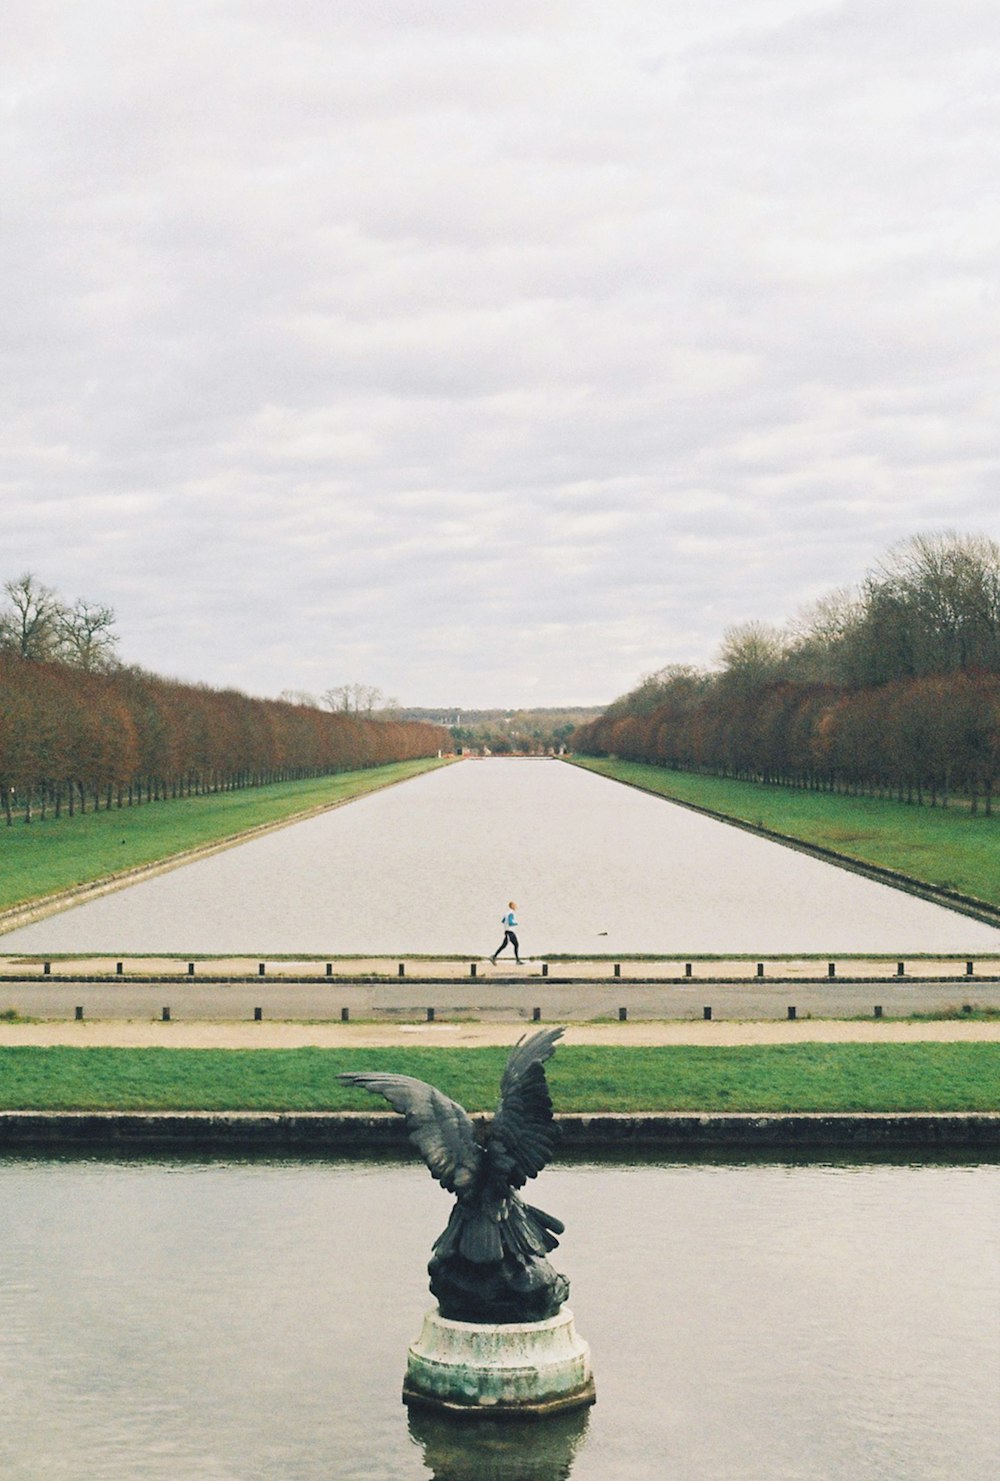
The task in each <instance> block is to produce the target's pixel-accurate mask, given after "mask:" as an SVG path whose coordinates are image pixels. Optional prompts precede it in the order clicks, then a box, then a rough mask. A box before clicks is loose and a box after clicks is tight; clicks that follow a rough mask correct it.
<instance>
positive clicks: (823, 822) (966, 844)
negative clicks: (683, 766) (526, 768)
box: [574, 757, 1000, 906]
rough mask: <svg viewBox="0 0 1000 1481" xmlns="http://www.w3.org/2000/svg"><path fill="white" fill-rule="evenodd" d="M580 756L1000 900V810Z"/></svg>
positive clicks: (597, 767) (867, 859)
mask: <svg viewBox="0 0 1000 1481" xmlns="http://www.w3.org/2000/svg"><path fill="white" fill-rule="evenodd" d="M574 764H575V765H577V766H583V767H585V768H586V769H587V770H589V771H595V772H598V773H599V774H600V775H601V776H607V777H611V778H613V779H614V780H616V781H621V782H629V783H631V784H632V785H633V786H636V787H641V788H642V789H643V790H644V791H647V792H655V793H658V794H660V795H661V796H663V797H674V798H676V799H677V800H678V801H679V802H691V803H694V804H695V805H696V806H698V807H704V808H708V809H709V810H710V811H712V812H715V813H719V814H720V815H721V816H723V817H727V818H738V819H739V820H740V821H741V822H745V823H751V824H753V825H754V826H755V827H760V828H768V829H770V830H771V831H772V832H775V833H783V834H785V836H786V837H789V838H795V839H799V840H801V841H802V842H803V843H810V844H816V845H819V846H820V847H821V848H828V849H833V850H834V851H835V852H836V853H838V854H845V855H847V857H848V858H851V859H856V860H857V861H858V862H859V863H862V864H875V865H877V866H878V867H879V868H882V869H894V870H896V871H897V872H898V873H900V874H905V875H908V876H909V877H910V878H911V879H915V880H919V881H920V882H921V883H924V884H932V885H937V886H939V887H942V888H944V889H949V890H956V891H958V893H959V894H962V895H971V896H972V897H973V898H975V899H976V900H983V901H985V902H986V903H987V904H990V905H997V906H1000V817H996V816H994V817H990V818H987V817H985V816H984V815H983V814H982V813H980V814H977V815H976V816H973V815H972V814H971V813H969V812H968V811H967V809H965V808H944V809H943V808H930V807H911V806H907V805H906V804H904V803H900V802H887V801H883V800H882V799H879V798H873V797H840V796H835V795H833V794H830V793H826V792H803V791H799V790H797V789H795V788H792V787H771V786H763V785H762V784H758V783H755V782H734V781H729V780H727V779H726V778H724V777H709V776H699V775H697V774H695V773H694V772H684V771H669V770H666V769H665V768H664V767H661V766H647V765H644V764H643V763H641V762H638V761H610V760H603V759H601V760H598V759H593V758H590V757H586V758H583V757H580V758H574Z"/></svg>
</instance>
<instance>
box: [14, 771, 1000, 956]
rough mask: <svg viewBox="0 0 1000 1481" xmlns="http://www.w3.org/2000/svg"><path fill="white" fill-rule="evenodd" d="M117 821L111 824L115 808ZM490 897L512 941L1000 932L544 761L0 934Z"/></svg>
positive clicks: (201, 936)
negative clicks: (512, 910) (510, 917)
mask: <svg viewBox="0 0 1000 1481" xmlns="http://www.w3.org/2000/svg"><path fill="white" fill-rule="evenodd" d="M184 805H185V806H186V805H188V804H184ZM194 805H196V803H195V804H194ZM120 820H121V827H122V832H123V835H127V832H128V828H129V814H128V812H127V810H126V811H123V812H122V814H121V818H120ZM508 900H514V901H516V902H517V905H518V914H519V918H520V920H521V922H522V929H521V933H520V935H521V943H522V947H523V950H524V951H525V953H526V954H527V955H529V956H532V955H540V954H543V953H553V952H568V953H574V954H577V955H583V956H588V955H592V954H593V953H595V952H599V953H605V952H611V953H614V952H621V953H623V954H627V953H630V952H651V953H662V954H664V955H667V956H678V957H684V956H687V955H693V954H696V953H699V952H720V953H728V952H746V953H755V952H756V953H760V954H762V955H767V954H770V953H776V952H792V953H800V952H803V953H805V952H831V953H836V952H898V953H900V954H902V955H908V954H912V953H914V952H930V953H935V952H958V953H963V954H965V955H966V956H970V957H971V956H975V955H976V954H977V952H988V951H1000V929H997V928H995V927H992V926H989V925H985V924H982V923H981V922H978V921H974V920H971V919H969V918H968V917H966V916H962V915H958V914H956V913H955V912H954V911H951V910H945V909H943V908H942V907H941V906H938V905H933V904H929V903H928V902H927V901H924V900H919V899H915V898H914V897H913V896H911V895H907V894H904V893H902V892H901V891H899V890H896V889H892V888H890V887H888V886H886V885H883V884H877V883H873V882H872V881H871V880H868V879H863V878H861V877H860V876H859V875H857V874H853V873H850V872H849V871H847V870H844V869H839V868H835V867H834V866H832V865H830V864H827V863H824V862H822V861H821V860H819V859H815V858H811V857H809V856H807V855H805V854H803V853H799V852H795V851H793V850H791V849H788V848H784V847H782V846H781V845H779V844H776V843H772V842H770V841H769V840H767V839H763V838H758V837H756V836H754V835H752V834H750V833H747V832H746V831H744V830H741V829H739V828H734V827H732V826H730V825H728V824H725V823H720V822H717V821H716V820H714V819H712V818H707V817H703V816H701V815H699V814H697V813H694V812H691V811H690V810H689V809H687V808H683V807H679V806H677V805H675V804H673V803H670V802H667V801H665V800H664V799H662V798H657V797H651V796H650V795H648V794H647V793H643V792H639V791H636V790H635V789H633V788H630V787H623V786H622V785H620V783H617V782H613V781H609V780H608V779H607V778H605V777H600V776H596V775H594V774H593V773H592V772H587V771H583V770H581V769H579V768H577V767H573V766H568V765H564V764H561V763H559V762H557V761H554V760H544V759H537V760H527V759H517V760H509V759H504V760H500V759H492V760H467V761H464V762H462V763H461V764H459V765H455V766H449V767H445V768H444V769H442V770H440V771H435V772H431V773H429V774H427V775H424V776H420V777H416V778H414V779H413V780H411V781H408V782H406V783H405V784H403V785H402V786H397V787H392V788H389V789H388V790H386V791H383V792H377V793H374V794H372V795H370V796H367V797H363V798H359V799H358V800H357V801H355V802H352V803H351V804H350V806H348V807H343V808H339V809H337V810H336V811H334V812H330V813H325V814H323V815H322V816H319V817H316V818H312V819H310V820H308V821H306V822H302V823H298V824H295V825H294V826H292V827H288V828H284V829H281V830H280V831H278V832H275V833H271V834H269V835H267V836H265V837H262V838H259V839H255V840H254V841H252V842H249V843H245V844H242V845H240V846H238V847H236V848H232V849H229V850H227V851H226V852H224V853H221V854H216V855H214V856H212V857H210V858H206V859H203V860H200V861H198V862H195V863H192V864H189V865H187V866H185V867H184V868H181V869H176V870H174V871H172V872H170V873H167V874H164V875H161V876H159V877H158V878H155V879H152V880H148V881H146V882H144V883H142V884H137V885H134V886H132V887H131V888H129V889H125V890H122V891H120V892H118V893H116V894H113V895H108V896H106V897H104V898H102V899H99V900H96V901H94V902H92V903H90V904H87V905H83V906H79V907H77V908H75V909H72V910H68V911H66V912H64V913H63V914H61V915H57V916H54V917H51V918H50V919H48V920H44V921H40V922H38V923H37V924H35V925H31V926H25V927H23V928H21V929H20V930H16V931H12V932H10V933H9V934H7V935H6V936H4V937H3V938H2V942H3V949H4V951H20V950H23V951H25V952H39V953H45V952H52V953H53V954H55V953H57V952H70V953H75V954H79V953H81V952H92V951H93V952H108V953H119V954H121V953H142V952H165V953H168V954H171V953H173V954H181V955H183V954H185V953H191V954H196V953H207V954H212V953H217V952H221V953H235V954H237V955H238V954H242V953H250V954H259V955H261V956H267V955H276V954H278V953H287V954H291V955H296V954H298V953H307V954H311V953H316V954H327V955H338V954H348V953H360V954H362V955H364V954H374V955H381V954H386V953H388V954H393V955H396V954H398V955H401V956H406V955H413V954H415V953H429V954H441V953H443V954H450V953H456V954H470V955H473V956H485V955H487V954H488V953H490V952H492V951H493V950H495V948H496V947H497V946H498V945H499V944H500V940H501V937H502V931H501V927H500V916H501V912H502V911H503V910H505V909H506V905H507V901H508Z"/></svg>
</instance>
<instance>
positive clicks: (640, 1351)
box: [0, 1160, 1000, 1481]
mask: <svg viewBox="0 0 1000 1481" xmlns="http://www.w3.org/2000/svg"><path fill="white" fill-rule="evenodd" d="M537 1199H538V1201H539V1202H540V1203H541V1204H542V1205H543V1206H544V1207H546V1208H548V1209H550V1210H551V1211H552V1212H553V1213H555V1214H557V1215H558V1216H560V1217H561V1218H563V1219H564V1220H565V1221H566V1224H567V1233H566V1235H565V1237H564V1240H563V1244H562V1247H561V1249H560V1250H558V1251H557V1252H556V1256H555V1261H556V1263H557V1266H558V1268H560V1269H561V1270H563V1271H564V1272H565V1273H566V1274H567V1275H568V1276H569V1277H570V1279H571V1282H572V1288H573V1289H572V1297H571V1304H572V1307H573V1310H574V1312H575V1314H576V1321H577V1326H578V1328H579V1330H580V1331H581V1333H582V1334H583V1336H584V1337H585V1338H586V1339H587V1340H588V1341H589V1342H590V1344H591V1346H592V1349H593V1357H594V1367H595V1373H596V1377H597V1385H598V1403H597V1405H596V1407H595V1408H594V1409H592V1410H590V1411H587V1412H585V1413H583V1414H582V1415H576V1416H569V1417H566V1418H563V1419H561V1420H552V1421H547V1422H545V1423H542V1424H536V1425H532V1426H530V1427H529V1428H528V1429H525V1430H521V1429H515V1430H514V1431H511V1430H509V1429H506V1428H504V1427H499V1428H495V1427H493V1426H491V1425H488V1424H487V1425H478V1424H473V1425H472V1426H471V1427H469V1426H465V1427H456V1426H455V1425H453V1424H442V1423H440V1422H439V1423H437V1424H431V1423H427V1422H421V1421H418V1420H415V1419H411V1418H410V1417H409V1415H408V1413H407V1411H406V1410H405V1409H404V1408H403V1406H402V1404H401V1403H400V1385H401V1380H402V1374H403V1368H404V1365H405V1355H406V1348H407V1345H408V1343H409V1341H410V1340H411V1339H412V1338H413V1337H414V1336H415V1335H416V1333H417V1331H418V1328H419V1325H420V1319H421V1316H422V1314H423V1311H424V1309H425V1308H426V1307H427V1306H428V1305H429V1304H430V1300H429V1297H428V1295H427V1292H426V1287H425V1278H424V1273H423V1272H424V1266H425V1264H426V1260H427V1257H428V1253H429V1247H430V1244H431V1241H432V1239H433V1238H434V1236H435V1235H436V1234H437V1232H438V1231H439V1229H440V1228H441V1227H443V1224H444V1222H445V1219H446V1217H447V1212H448V1205H449V1199H448V1198H447V1197H446V1196H445V1195H443V1194H442V1192H441V1190H440V1189H439V1188H438V1187H437V1186H436V1185H435V1184H434V1183H433V1182H432V1180H431V1179H430V1178H429V1177H428V1174H427V1172H426V1171H425V1169H424V1168H423V1167H422V1166H421V1165H418V1164H409V1163H407V1164H402V1163H398V1164H397V1163H385V1164H373V1163H366V1164H362V1163H312V1164H308V1163H307V1164H303V1163H285V1164H239V1163H215V1162H205V1163H181V1162H177V1163H131V1164H130V1163H115V1162H99V1161H94V1162H44V1161H16V1160H13V1161H6V1162H2V1163H0V1206H2V1208H3V1211H4V1240H3V1247H2V1259H3V1272H4V1275H3V1281H2V1283H0V1474H2V1475H3V1476H4V1477H5V1478H6V1481H43V1478H44V1481H135V1478H136V1477H140V1476H141V1477H142V1478H143V1481H276V1478H281V1481H362V1478H363V1481H409V1478H420V1477H429V1476H436V1477H438V1478H442V1481H443V1478H449V1481H459V1478H466V1477H470V1478H471V1477H475V1478H476V1481H493V1478H498V1481H499V1478H504V1481H524V1478H528V1477H532V1478H539V1481H542V1478H544V1481H557V1478H566V1477H572V1478H573V1481H664V1478H671V1477H676V1478H678V1481H680V1478H683V1481H761V1478H764V1477H766V1478H768V1481H785V1478H787V1481H903V1478H905V1481H985V1478H987V1477H989V1476H992V1475H995V1474H996V1461H997V1456H998V1455H1000V1406H998V1395H1000V1233H998V1231H1000V1217H998V1215H1000V1167H997V1166H991V1165H970V1166H937V1165H915V1166H898V1165H831V1166H820V1165H803V1166H791V1165H778V1164H757V1165H749V1166H731V1165H727V1166H712V1165H663V1166H657V1165H633V1166H623V1165H620V1164H619V1165H606V1166H601V1165H580V1166H572V1165H570V1166H566V1165H562V1166H556V1167H553V1168H550V1169H547V1170H546V1172H545V1173H544V1174H543V1176H542V1178H541V1179H540V1181H539V1186H538V1191H537Z"/></svg>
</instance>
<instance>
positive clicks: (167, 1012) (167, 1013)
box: [163, 1008, 170, 1023]
mask: <svg viewBox="0 0 1000 1481" xmlns="http://www.w3.org/2000/svg"><path fill="white" fill-rule="evenodd" d="M163 1022H164V1023H169V1022H170V1009H169V1008H164V1010H163Z"/></svg>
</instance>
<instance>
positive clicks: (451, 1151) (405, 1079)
mask: <svg viewBox="0 0 1000 1481" xmlns="http://www.w3.org/2000/svg"><path fill="white" fill-rule="evenodd" d="M337 1079H338V1080H341V1081H342V1082H343V1083H344V1084H345V1085H358V1086H360V1088H361V1089H362V1090H370V1091H371V1092H372V1094H373V1095H384V1096H385V1098H386V1100H387V1101H388V1102H389V1104H390V1105H391V1106H392V1108H393V1110H394V1111H399V1113H400V1114H401V1115H402V1116H404V1117H405V1118H406V1129H407V1131H408V1132H409V1135H410V1141H411V1142H412V1143H413V1145H414V1146H415V1147H416V1148H417V1151H418V1152H419V1153H420V1155H421V1157H423V1159H424V1161H425V1162H426V1163H427V1166H428V1167H429V1168H430V1170H431V1172H432V1173H433V1174H434V1176H435V1177H436V1178H437V1180H438V1182H439V1183H440V1184H441V1186H442V1187H443V1188H447V1190H448V1192H449V1193H457V1194H458V1195H459V1196H461V1194H462V1193H463V1192H465V1191H466V1189H468V1188H470V1187H472V1186H473V1185H474V1184H475V1182H476V1178H477V1176H478V1173H479V1168H480V1164H481V1162H482V1157H483V1149H482V1147H481V1146H480V1145H479V1143H478V1142H477V1141H476V1137H475V1131H474V1128H473V1125H472V1122H471V1121H470V1119H469V1117H468V1115H467V1114H466V1112H465V1111H464V1110H463V1109H462V1107H461V1106H460V1105H459V1104H458V1102H457V1101H454V1100H449V1098H448V1096H446V1095H442V1094H441V1091H440V1090H435V1089H434V1086H433V1085H428V1084H426V1083H425V1082H424V1081H423V1080H415V1079H413V1077H412V1076H411V1075H386V1074H381V1073H379V1072H378V1071H374V1072H373V1073H371V1074H366V1073H364V1072H358V1073H353V1072H351V1073H347V1074H343V1075H338V1076H337Z"/></svg>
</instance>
